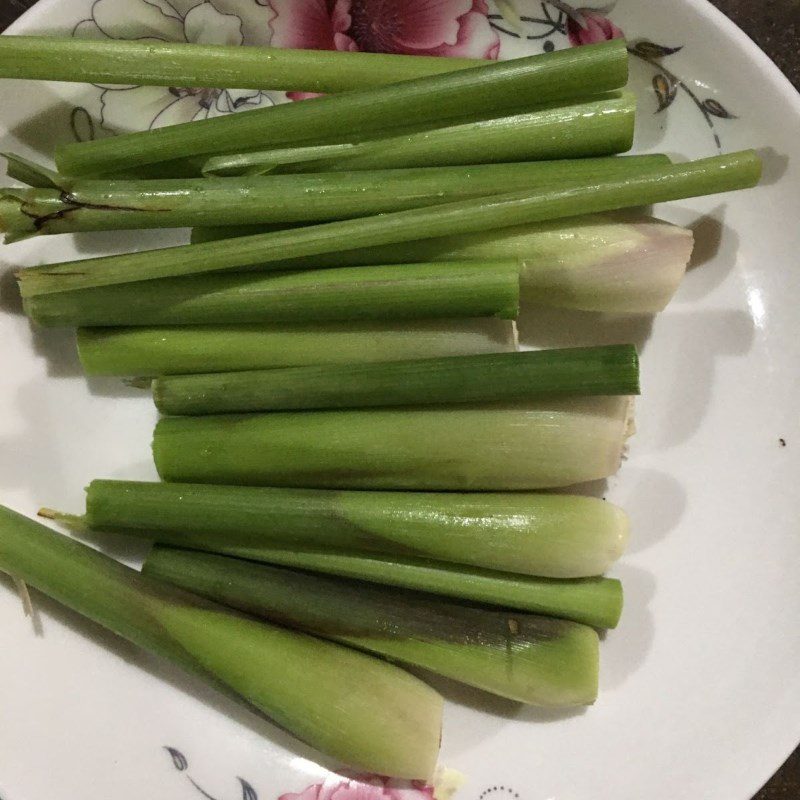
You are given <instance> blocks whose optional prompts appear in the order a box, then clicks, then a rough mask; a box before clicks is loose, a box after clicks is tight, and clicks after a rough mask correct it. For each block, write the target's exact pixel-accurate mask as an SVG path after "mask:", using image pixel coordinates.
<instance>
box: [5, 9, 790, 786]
mask: <svg viewBox="0 0 800 800" xmlns="http://www.w3.org/2000/svg"><path fill="white" fill-rule="evenodd" d="M634 2H635V0H634ZM681 2H682V3H683V4H685V6H686V7H689V8H692V9H694V10H695V11H696V12H697V13H698V14H699V15H700V16H701V17H702V18H703V19H704V20H705V21H706V22H707V23H708V24H710V25H713V26H714V27H716V28H718V29H719V30H720V32H721V33H722V34H723V35H724V36H725V37H726V38H727V39H728V41H729V42H730V43H731V44H732V45H733V46H734V47H737V48H738V49H739V51H740V52H741V53H742V54H743V55H744V56H745V57H746V58H748V59H749V60H750V62H751V63H752V64H753V65H754V66H755V67H756V68H757V69H758V70H759V72H760V73H761V75H762V76H763V80H764V82H765V83H767V84H768V85H770V86H771V87H774V89H775V90H776V91H777V93H778V94H779V95H780V97H781V99H782V101H783V102H784V103H785V104H786V105H785V107H784V112H786V111H787V110H788V111H789V112H790V113H791V114H793V115H794V116H795V117H796V118H797V119H798V121H800V90H798V89H797V88H796V87H795V86H794V85H793V83H792V82H791V81H790V80H789V78H788V77H787V76H786V75H785V73H784V72H783V71H782V70H781V69H780V67H778V65H777V64H776V63H775V62H774V61H773V60H772V58H770V56H769V55H768V54H767V53H766V52H765V51H764V50H763V49H762V48H761V47H760V45H759V44H758V43H757V42H756V41H755V40H754V39H753V38H752V37H751V36H750V35H749V34H748V33H747V32H745V31H744V30H743V29H742V28H741V27H740V26H739V25H738V24H737V23H736V22H734V21H733V20H732V19H731V18H730V17H728V16H727V15H726V14H725V13H724V12H723V11H721V10H720V9H719V8H717V7H716V6H715V5H713V3H712V2H711V0H681ZM66 3H67V0H37V2H36V3H34V5H32V6H31V7H30V8H28V9H27V10H26V11H24V12H23V13H22V14H21V15H20V16H19V17H17V19H16V20H14V22H12V23H11V24H10V25H9V26H8V27H7V28H6V29H5V30H4V31H3V32H2V33H0V35H3V36H5V35H11V36H14V35H24V34H25V33H26V32H27V31H26V29H27V28H28V27H29V26H30V25H31V24H33V22H34V20H35V19H36V18H38V17H40V16H41V15H42V14H46V13H47V12H48V10H49V9H54V8H61V7H63V6H64V5H65V4H66ZM795 728H796V730H795V733H794V739H793V740H792V741H793V743H791V744H789V745H788V747H786V746H785V745H782V746H780V747H777V746H776V747H775V748H772V749H773V752H780V753H782V755H781V756H780V761H777V760H776V761H777V763H775V765H774V766H772V767H769V768H765V769H764V770H754V776H753V777H754V779H753V780H752V781H751V786H750V788H749V789H747V790H746V791H747V794H746V795H743V796H742V798H741V800H750V798H752V797H753V796H754V795H755V794H757V793H758V791H759V790H760V789H761V788H763V786H764V785H765V784H766V783H767V782H768V781H769V780H770V779H771V778H772V777H774V775H775V774H776V773H777V772H778V771H779V770H780V769H781V767H782V766H783V764H784V763H785V761H786V760H787V759H788V758H789V757H790V756H791V755H792V753H793V752H794V751H795V750H796V749H798V748H800V719H798V721H797V723H796V724H795ZM771 741H773V742H775V744H776V745H777V744H778V742H776V740H774V739H773V740H771ZM755 772H758V774H757V775H756V774H755ZM742 788H744V787H742ZM732 800H733V798H732Z"/></svg>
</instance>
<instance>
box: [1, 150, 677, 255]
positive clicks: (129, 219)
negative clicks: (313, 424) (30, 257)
mask: <svg viewBox="0 0 800 800" xmlns="http://www.w3.org/2000/svg"><path fill="white" fill-rule="evenodd" d="M9 163H15V164H18V162H16V161H15V162H9ZM667 163H669V161H668V160H667V159H666V157H664V156H658V155H656V156H627V157H619V158H585V159H574V160H567V161H542V162H531V163H520V164H478V165H476V166H470V167H469V169H465V168H463V167H430V168H418V169H390V170H383V169H380V170H368V171H364V172H356V173H323V174H316V175H273V176H267V177H256V178H235V179H233V178H194V179H191V178H190V179H183V180H181V179H171V180H141V181H135V180H129V181H123V180H113V181H102V180H73V179H69V178H64V177H61V176H57V175H56V176H55V178H56V179H57V181H58V185H56V186H49V187H47V188H34V189H31V188H9V189H5V190H2V193H0V231H2V232H4V233H6V241H10V240H12V239H20V238H24V237H26V236H33V235H36V234H57V233H72V232H77V231H98V230H116V229H128V228H134V229H135V228H176V227H191V226H202V225H226V224H229V225H234V224H235V225H239V224H244V223H248V224H256V223H269V224H274V223H280V224H282V225H284V226H288V225H289V224H290V223H296V222H322V221H326V220H336V219H346V218H348V217H358V216H367V215H370V214H377V213H383V212H387V211H400V210H403V209H409V208H418V207H420V206H428V205H440V204H442V203H447V202H451V201H454V200H461V199H468V198H472V197H485V196H487V195H491V194H495V193H496V192H497V190H498V187H503V190H504V191H513V190H516V189H519V190H522V189H526V188H529V187H531V186H537V187H544V186H553V185H556V184H558V183H559V182H560V181H562V180H563V179H564V178H569V179H571V180H574V179H578V178H582V179H585V180H587V181H590V180H596V179H598V178H608V177H614V176H617V177H624V176H626V175H632V174H635V173H639V172H641V171H642V170H646V169H650V168H651V167H653V166H658V165H660V164H667ZM18 174H22V173H21V172H18ZM29 179H31V180H33V179H39V178H37V177H36V176H29ZM41 180H42V181H44V178H41ZM374 263H376V264H377V263H380V262H374Z"/></svg>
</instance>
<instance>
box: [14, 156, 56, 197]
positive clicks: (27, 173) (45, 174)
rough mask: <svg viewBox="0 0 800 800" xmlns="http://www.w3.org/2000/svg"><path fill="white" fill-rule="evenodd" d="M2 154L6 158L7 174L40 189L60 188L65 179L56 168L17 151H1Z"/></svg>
mask: <svg viewBox="0 0 800 800" xmlns="http://www.w3.org/2000/svg"><path fill="white" fill-rule="evenodd" d="M0 156H1V157H2V158H4V159H5V160H6V163H7V167H6V174H7V175H8V177H9V178H11V179H12V180H15V181H20V183H24V184H27V185H28V186H33V187H35V188H39V189H58V188H59V186H60V182H61V181H62V180H63V178H62V176H61V175H59V174H58V173H57V172H55V171H54V170H52V169H47V167H43V166H42V165H41V164H37V163H36V162H35V161H30V160H29V159H27V158H23V157H22V156H18V155H16V154H15V153H0Z"/></svg>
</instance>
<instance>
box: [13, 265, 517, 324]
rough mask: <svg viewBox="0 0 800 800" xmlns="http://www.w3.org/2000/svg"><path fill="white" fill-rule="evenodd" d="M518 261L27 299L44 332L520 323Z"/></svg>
mask: <svg viewBox="0 0 800 800" xmlns="http://www.w3.org/2000/svg"><path fill="white" fill-rule="evenodd" d="M519 270H520V268H519V265H518V264H517V263H516V262H514V261H499V262H494V263H485V262H484V263H479V262H468V261H460V262H455V263H452V264H449V263H445V262H437V263H434V264H405V265H403V266H402V267H397V266H379V267H351V268H347V267H343V268H340V269H324V270H306V271H303V272H287V273H267V274H265V275H260V274H254V273H251V274H249V275H199V276H196V277H193V278H165V279H164V280H157V281H141V282H140V283H124V284H119V285H117V286H99V287H97V288H94V289H78V290H77V291H74V292H58V293H56V294H43V295H36V296H34V297H30V298H27V299H26V300H25V301H24V306H25V312H26V313H27V314H28V316H29V317H30V318H31V319H33V320H34V321H35V322H38V323H39V324H41V325H45V326H50V327H53V326H59V325H61V326H65V325H66V326H102V325H137V326H138V325H195V324H196V325H207V324H226V323H258V322H265V323H283V322H291V323H301V322H308V323H311V322H335V321H346V320H350V321H360V320H375V321H379V320H386V321H389V320H401V319H448V318H453V319H457V318H459V317H464V318H469V317H498V318H501V319H516V317H517V314H518V312H519Z"/></svg>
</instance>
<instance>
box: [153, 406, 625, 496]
mask: <svg viewBox="0 0 800 800" xmlns="http://www.w3.org/2000/svg"><path fill="white" fill-rule="evenodd" d="M628 412H629V399H628V398H585V399H581V400H570V401H561V402H559V401H556V400H553V401H550V402H548V403H542V404H540V405H538V406H537V405H534V404H532V403H531V404H525V405H520V406H517V407H498V406H491V405H489V406H466V407H463V406H459V407H446V408H436V409H432V408H421V409H410V410H409V409H364V410H356V411H306V412H299V413H291V412H277V413H272V414H249V415H233V414H232V415H223V416H208V417H167V418H165V419H162V420H161V421H160V422H159V423H158V425H157V426H156V431H155V436H154V439H153V455H154V458H155V463H156V468H157V469H158V472H159V475H160V476H161V477H162V478H163V479H164V480H169V481H179V482H184V483H228V484H244V485H255V486H259V485H260V486H304V487H319V488H341V489H412V490H450V491H508V490H520V489H540V488H546V487H555V486H569V485H570V484H574V483H581V482H584V481H591V480H597V479H599V478H606V477H608V476H609V475H612V474H613V473H614V472H616V471H617V469H618V468H619V464H620V459H621V456H622V448H623V445H624V442H625V439H626V437H627V435H628V422H629V420H628Z"/></svg>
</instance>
